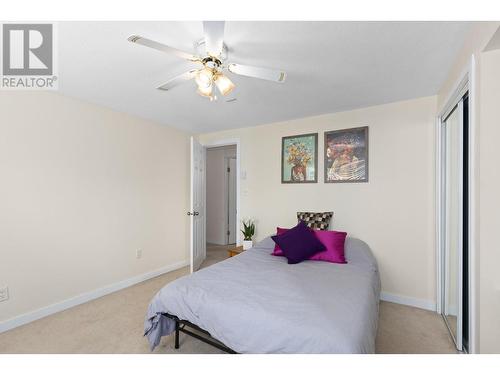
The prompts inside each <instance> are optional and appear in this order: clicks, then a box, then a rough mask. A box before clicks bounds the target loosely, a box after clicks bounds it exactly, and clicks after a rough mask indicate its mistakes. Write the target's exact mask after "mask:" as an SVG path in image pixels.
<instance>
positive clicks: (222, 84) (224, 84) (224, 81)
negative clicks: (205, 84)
mask: <svg viewBox="0 0 500 375" xmlns="http://www.w3.org/2000/svg"><path fill="white" fill-rule="evenodd" d="M215 84H216V85H217V88H218V89H219V91H220V93H221V94H222V95H227V94H229V93H230V92H231V91H233V89H234V87H235V86H234V83H233V82H231V80H230V79H229V78H227V77H226V76H225V75H223V74H218V75H217V77H216V78H215Z"/></svg>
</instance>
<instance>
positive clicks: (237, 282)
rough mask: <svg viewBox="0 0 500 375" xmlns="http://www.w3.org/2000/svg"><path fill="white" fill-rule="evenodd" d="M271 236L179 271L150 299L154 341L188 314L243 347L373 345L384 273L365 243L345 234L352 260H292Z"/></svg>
mask: <svg viewBox="0 0 500 375" xmlns="http://www.w3.org/2000/svg"><path fill="white" fill-rule="evenodd" d="M273 248H274V242H273V241H272V240H271V239H270V238H266V239H265V240H263V241H261V242H260V243H258V244H257V245H256V246H254V247H253V248H252V249H250V250H247V251H245V252H243V253H241V254H240V255H237V256H234V257H232V258H229V259H227V260H224V261H222V262H219V263H217V264H215V265H213V266H210V267H208V268H204V269H201V270H199V271H197V272H194V273H193V274H191V275H188V276H184V277H181V278H179V279H177V280H175V281H173V282H171V283H169V284H167V285H166V286H165V287H163V288H162V289H161V290H160V291H159V292H158V293H157V294H156V295H155V296H154V297H153V299H152V301H151V303H150V304H149V306H148V311H147V314H146V318H145V324H144V332H145V335H146V336H147V338H148V340H149V343H150V346H151V349H154V347H155V346H157V345H158V344H159V342H160V339H161V337H162V336H165V335H169V334H171V333H172V332H173V331H174V330H175V324H174V321H173V320H172V319H170V318H168V317H166V316H164V315H162V313H168V314H171V315H174V316H177V317H178V318H179V319H184V320H188V321H189V322H191V323H193V324H196V325H197V326H199V327H200V328H202V329H204V330H206V331H208V332H209V333H210V334H211V336H212V337H214V338H215V339H217V340H219V341H221V342H222V343H223V344H225V345H226V346H227V347H229V348H231V349H233V350H234V351H236V352H238V353H374V351H375V336H376V332H377V323H378V306H379V295H380V277H379V272H378V267H377V262H376V260H375V258H374V256H373V254H372V252H371V250H370V248H369V247H368V245H367V244H366V243H364V242H363V241H361V240H359V239H355V238H349V237H348V238H347V239H346V246H345V256H346V260H347V264H334V263H328V262H321V261H309V260H308V261H304V262H301V263H299V264H293V265H290V264H288V263H287V260H286V258H284V257H276V256H272V255H270V253H271V252H272V250H273Z"/></svg>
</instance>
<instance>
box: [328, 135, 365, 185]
mask: <svg viewBox="0 0 500 375" xmlns="http://www.w3.org/2000/svg"><path fill="white" fill-rule="evenodd" d="M325 182H368V126H364V127H360V128H352V129H342V130H334V131H330V132H325Z"/></svg>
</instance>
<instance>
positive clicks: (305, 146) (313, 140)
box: [281, 133, 318, 184]
mask: <svg viewBox="0 0 500 375" xmlns="http://www.w3.org/2000/svg"><path fill="white" fill-rule="evenodd" d="M281 182H282V183H283V184H298V183H308V182H318V133H312V134H301V135H293V136H289V137H283V138H282V140H281Z"/></svg>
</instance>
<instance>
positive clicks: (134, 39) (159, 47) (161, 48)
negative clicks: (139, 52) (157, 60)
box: [127, 35, 200, 61]
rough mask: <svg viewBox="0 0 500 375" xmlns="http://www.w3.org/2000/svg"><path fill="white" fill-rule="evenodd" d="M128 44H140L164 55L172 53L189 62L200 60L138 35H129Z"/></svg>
mask: <svg viewBox="0 0 500 375" xmlns="http://www.w3.org/2000/svg"><path fill="white" fill-rule="evenodd" d="M127 40H128V41H129V42H132V43H137V44H141V45H143V46H146V47H150V48H154V49H156V50H158V51H162V52H166V53H172V54H174V55H176V56H178V57H181V58H183V59H186V60H189V61H199V60H200V59H199V58H198V57H196V56H195V55H193V54H192V53H188V52H184V51H181V50H180V49H177V48H173V47H169V46H167V45H165V44H162V43H158V42H155V41H154V40H151V39H147V38H143V37H142V36H139V35H131V36H129V37H128V39H127Z"/></svg>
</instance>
